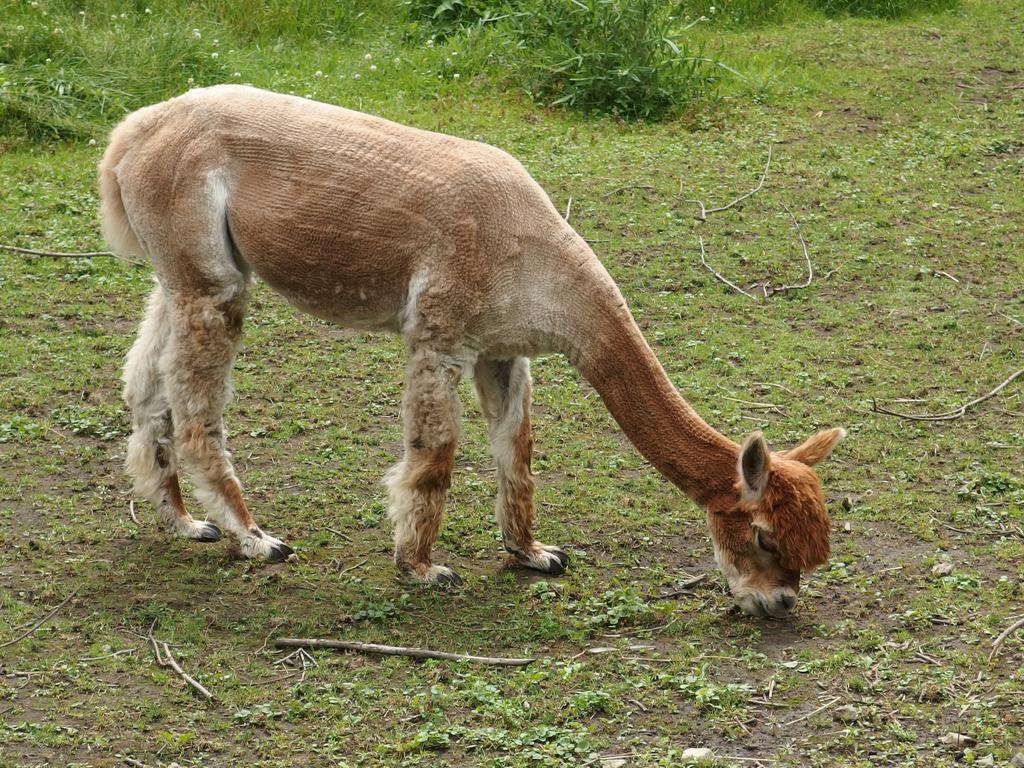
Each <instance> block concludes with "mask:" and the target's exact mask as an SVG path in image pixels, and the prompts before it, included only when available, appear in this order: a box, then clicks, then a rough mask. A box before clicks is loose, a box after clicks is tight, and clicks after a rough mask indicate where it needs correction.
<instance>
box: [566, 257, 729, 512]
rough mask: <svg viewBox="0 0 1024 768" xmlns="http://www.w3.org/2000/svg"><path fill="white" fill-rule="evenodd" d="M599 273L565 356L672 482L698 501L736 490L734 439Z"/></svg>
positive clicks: (647, 456) (610, 284)
mask: <svg viewBox="0 0 1024 768" xmlns="http://www.w3.org/2000/svg"><path fill="white" fill-rule="evenodd" d="M597 277H598V280H597V281H596V283H597V284H596V285H593V284H592V285H591V288H592V289H594V290H591V291H588V294H589V295H588V296H587V311H586V312H584V313H583V314H584V315H585V317H586V322H585V323H583V324H582V326H581V327H580V328H578V329H577V333H575V334H573V337H574V343H573V345H572V348H571V349H569V350H567V352H568V354H569V357H570V360H572V362H573V364H574V365H575V366H576V367H577V369H578V370H579V371H580V373H581V374H582V375H583V377H584V378H586V379H587V381H589V382H590V383H591V385H592V386H593V387H594V389H596V390H597V392H598V394H599V395H600V396H601V399H602V400H603V401H604V403H605V405H606V406H607V407H608V410H609V411H610V412H611V414H612V416H613V417H614V418H615V421H617V422H618V424H619V426H620V427H622V430H623V431H624V432H625V433H626V436H627V437H628V438H629V439H630V441H631V442H632V443H633V445H635V446H636V447H637V449H638V450H639V451H640V453H642V454H643V455H644V457H645V458H646V459H647V460H648V461H650V462H651V464H653V465H654V467H655V468H656V469H657V470H658V471H659V472H661V474H662V475H664V476H665V477H666V478H667V479H668V480H669V481H670V482H672V483H673V484H674V485H676V486H677V487H678V488H679V489H680V490H682V491H683V492H684V493H685V494H687V495H688V496H689V497H690V498H692V499H693V500H694V501H696V502H697V503H698V504H700V505H701V506H703V507H708V506H709V504H710V503H711V502H712V501H713V500H714V499H716V498H722V497H734V496H735V490H734V486H735V482H736V473H737V460H738V457H739V447H738V446H737V445H736V444H735V443H734V442H732V441H731V440H729V439H728V438H727V437H725V436H724V435H722V434H721V433H719V432H717V431H716V430H714V429H713V428H712V427H710V426H709V425H708V424H707V423H706V422H705V421H704V420H703V419H702V418H701V417H700V416H699V415H698V414H697V413H696V411H694V410H693V408H691V407H690V405H689V403H687V402H686V400H684V399H683V397H682V396H681V395H680V394H679V392H678V391H677V390H676V388H675V387H674V386H673V385H672V382H671V381H670V380H669V378H668V376H667V375H666V374H665V371H664V369H663V368H662V367H661V364H660V363H659V362H658V359H657V357H655V355H654V352H653V351H652V350H651V348H650V346H649V345H648V343H647V341H646V339H644V337H643V334H642V333H641V331H640V328H639V327H638V326H637V324H636V321H635V320H634V319H633V316H632V315H631V314H630V312H629V309H628V308H627V307H626V304H625V301H624V300H623V299H622V296H621V294H620V293H619V291H618V289H617V288H616V287H615V285H614V283H613V282H612V281H611V278H610V277H608V276H607V273H605V272H604V270H603V268H602V269H600V270H598V274H597ZM602 297H603V298H602Z"/></svg>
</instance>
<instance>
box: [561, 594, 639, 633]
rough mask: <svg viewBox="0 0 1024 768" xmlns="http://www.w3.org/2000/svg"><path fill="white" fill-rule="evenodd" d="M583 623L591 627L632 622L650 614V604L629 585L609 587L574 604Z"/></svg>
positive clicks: (614, 625)
mask: <svg viewBox="0 0 1024 768" xmlns="http://www.w3.org/2000/svg"><path fill="white" fill-rule="evenodd" d="M574 608H575V611H576V613H577V614H578V615H580V617H581V618H582V621H583V623H584V624H587V625H589V626H592V627H602V626H603V627H617V626H619V625H620V624H632V623H637V622H638V621H640V620H642V619H645V618H647V617H649V616H651V615H652V613H653V610H652V608H651V606H650V605H648V604H647V602H646V601H644V599H643V598H642V597H640V595H638V594H637V593H636V592H635V591H634V590H632V589H631V588H629V587H620V588H618V589H609V590H608V591H606V592H603V593H602V594H600V595H594V596H593V597H588V598H587V599H586V600H583V601H582V602H580V603H578V604H576V605H575V606H574Z"/></svg>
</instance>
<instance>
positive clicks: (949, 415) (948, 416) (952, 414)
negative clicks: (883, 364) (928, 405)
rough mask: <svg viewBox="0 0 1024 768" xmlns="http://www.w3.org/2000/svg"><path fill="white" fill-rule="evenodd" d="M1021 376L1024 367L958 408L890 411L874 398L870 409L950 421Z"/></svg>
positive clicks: (904, 416)
mask: <svg viewBox="0 0 1024 768" xmlns="http://www.w3.org/2000/svg"><path fill="white" fill-rule="evenodd" d="M1021 376H1024V368H1021V369H1020V370H1019V371H1014V372H1013V373H1011V374H1010V375H1009V376H1008V377H1007V378H1006V379H1004V380H1003V382H1002V383H1001V384H1000V385H999V386H998V387H996V388H995V389H993V390H992V391H990V392H987V393H986V394H984V395H982V396H981V397H976V398H974V399H973V400H971V401H970V402H969V403H964V404H963V405H961V406H960V407H959V408H954V409H953V410H951V411H944V412H942V413H900V412H899V411H890V410H889V409H888V408H883V407H882V406H880V405H879V404H878V403H876V402H875V401H874V400H872V401H871V410H873V411H874V412H875V413H884V414H885V415H887V416H898V417H899V418H901V419H907V420H908V421H952V420H953V419H959V418H961V417H962V416H964V415H966V414H967V411H969V410H970V409H971V408H973V407H974V406H976V405H981V404H982V403H984V402H985V401H986V400H990V399H991V398H993V397H995V396H996V395H997V394H999V393H1000V392H1001V391H1002V390H1003V389H1005V388H1006V387H1007V386H1009V385H1010V384H1011V383H1013V382H1014V381H1016V380H1017V379H1018V378H1020V377H1021Z"/></svg>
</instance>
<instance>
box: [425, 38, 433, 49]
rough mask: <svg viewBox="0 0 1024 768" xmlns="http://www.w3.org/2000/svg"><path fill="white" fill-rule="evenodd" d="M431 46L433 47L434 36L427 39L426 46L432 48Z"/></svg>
mask: <svg viewBox="0 0 1024 768" xmlns="http://www.w3.org/2000/svg"><path fill="white" fill-rule="evenodd" d="M433 47H434V38H430V39H429V40H427V48H433Z"/></svg>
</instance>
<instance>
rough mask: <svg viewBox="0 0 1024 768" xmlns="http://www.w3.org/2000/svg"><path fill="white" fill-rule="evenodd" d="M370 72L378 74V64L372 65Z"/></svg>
mask: <svg viewBox="0 0 1024 768" xmlns="http://www.w3.org/2000/svg"><path fill="white" fill-rule="evenodd" d="M370 71H371V72H376V71H377V65H376V64H371V65H370Z"/></svg>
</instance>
